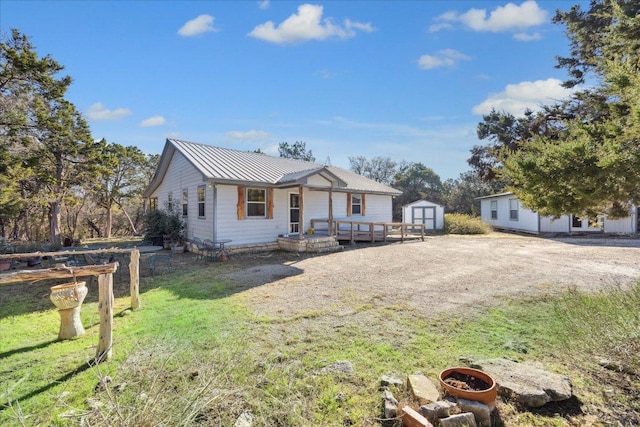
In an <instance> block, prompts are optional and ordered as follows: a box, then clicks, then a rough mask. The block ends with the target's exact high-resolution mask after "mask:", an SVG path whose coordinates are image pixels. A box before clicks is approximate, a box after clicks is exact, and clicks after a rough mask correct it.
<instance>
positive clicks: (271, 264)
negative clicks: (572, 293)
mask: <svg viewBox="0 0 640 427" xmlns="http://www.w3.org/2000/svg"><path fill="white" fill-rule="evenodd" d="M275 258H277V257H276V256H274V257H271V258H270V257H269V256H264V257H262V258H260V257H259V256H256V257H255V260H256V262H254V263H253V265H252V266H250V267H246V268H241V269H240V270H235V271H232V272H230V273H228V274H227V277H228V278H229V279H232V280H233V281H234V282H235V283H237V284H238V285H240V286H241V287H245V288H247V289H246V291H244V293H243V294H244V295H245V297H246V299H247V301H248V304H249V306H250V307H251V309H252V310H254V311H255V313H256V314H258V315H267V316H270V317H279V316H282V317H290V316H297V315H304V314H305V313H309V312H312V311H321V312H327V311H328V312H331V313H334V314H336V315H341V314H344V315H347V314H349V313H350V312H352V311H353V310H354V307H358V306H362V305H363V304H367V305H373V306H374V307H384V306H389V307H398V306H402V307H404V308H413V309H415V310H416V311H417V312H420V313H423V314H424V315H429V314H437V313H441V312H445V311H448V310H450V309H452V308H454V307H456V308H461V307H463V306H464V307H468V308H469V309H472V308H474V307H475V308H477V307H482V306H487V305H494V304H496V303H499V302H500V300H502V299H505V298H510V297H521V296H525V295H532V294H540V293H552V292H557V291H559V290H563V289H566V288H567V287H576V288H577V289H582V290H597V289H601V288H603V287H607V286H616V285H621V286H624V285H629V284H631V283H633V282H634V281H636V280H637V279H638V278H640V239H628V238H621V239H605V238H590V239H587V238H558V239H543V238H538V237H523V236H517V235H510V234H500V233H494V234H490V235H486V236H478V237H476V236H450V235H447V236H436V237H432V238H428V239H426V240H425V241H424V242H421V241H416V242H406V243H394V244H386V245H374V246H365V245H358V246H356V247H355V248H353V247H348V248H347V249H346V250H345V251H343V252H338V253H332V254H328V255H321V256H312V257H307V256H301V257H299V258H296V257H295V256H293V257H288V259H289V261H284V262H282V260H279V259H275ZM292 258H293V260H292V261H291V259H292ZM259 260H262V262H260V261H259Z"/></svg>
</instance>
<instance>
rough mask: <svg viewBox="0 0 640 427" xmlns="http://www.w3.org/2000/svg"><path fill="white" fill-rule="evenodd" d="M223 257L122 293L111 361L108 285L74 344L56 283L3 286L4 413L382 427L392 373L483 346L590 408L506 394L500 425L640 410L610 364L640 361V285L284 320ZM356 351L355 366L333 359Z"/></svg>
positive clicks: (139, 422) (454, 361) (628, 378)
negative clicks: (526, 407)
mask: <svg viewBox="0 0 640 427" xmlns="http://www.w3.org/2000/svg"><path fill="white" fill-rule="evenodd" d="M217 268H219V267H218V265H209V266H204V267H202V268H199V269H198V270H196V271H191V272H174V273H171V274H166V275H162V276H156V277H155V278H143V280H142V282H141V289H142V294H141V300H142V308H141V309H139V310H135V311H133V312H131V311H128V310H127V308H128V304H129V298H128V297H120V298H117V299H116V301H115V313H116V316H115V319H114V335H113V336H114V347H113V358H112V359H111V360H110V361H109V362H107V363H103V364H101V365H99V366H93V363H92V362H93V357H94V355H95V347H94V346H95V345H96V344H97V341H98V309H97V302H96V296H97V288H96V286H95V285H93V286H92V285H89V288H90V297H88V298H87V300H86V301H85V304H83V307H82V320H83V324H84V326H85V328H86V330H87V332H86V334H85V335H84V336H82V337H80V338H78V339H75V340H70V341H57V340H56V337H57V328H58V322H59V320H58V313H57V312H56V311H55V310H54V309H53V305H52V304H51V303H50V301H48V286H50V285H47V284H44V283H40V284H16V285H4V286H3V287H0V343H1V344H0V345H1V346H0V387H1V388H0V425H113V426H144V425H149V426H152V425H165V426H173V425H216V426H217V425H219V426H232V425H233V424H234V423H235V420H236V418H237V417H238V416H239V415H240V413H242V412H243V411H245V410H250V411H251V412H252V413H253V415H254V417H255V421H254V425H256V426H343V425H356V426H369V425H370V426H374V425H380V424H379V422H378V418H379V417H380V416H381V406H380V392H379V391H378V384H379V379H380V376H381V375H384V374H387V373H390V372H396V373H398V374H400V375H402V376H405V375H407V374H410V373H414V372H416V371H422V372H424V373H425V374H426V375H428V376H430V377H431V378H433V379H434V380H435V379H436V378H437V374H438V372H439V371H440V370H442V369H443V368H445V367H447V366H451V365H459V364H460V361H459V358H460V357H465V356H471V355H480V356H483V357H510V358H514V359H516V360H523V361H524V360H526V361H539V362H542V363H543V364H545V366H546V367H547V368H548V369H550V370H555V371H557V372H560V373H563V374H566V375H569V376H570V377H571V379H572V381H573V382H574V393H575V394H576V397H577V400H578V401H579V403H580V404H581V406H580V410H579V411H576V410H575V408H572V409H571V410H569V409H567V408H564V409H563V408H562V407H556V408H554V409H553V410H551V411H538V412H535V413H534V412H524V411H520V410H519V409H518V408H517V407H515V406H513V405H511V404H504V403H501V404H499V406H498V412H499V417H497V420H496V424H497V425H571V424H569V423H573V425H586V424H589V423H595V422H596V421H597V420H604V421H607V422H616V421H618V422H623V423H624V422H625V421H626V422H627V423H629V422H631V423H632V424H633V423H634V422H638V421H639V420H640V415H639V414H640V404H638V403H637V399H636V398H637V397H638V388H639V385H638V377H637V376H634V375H632V374H625V373H623V372H613V371H610V370H604V369H602V368H600V367H599V365H598V363H597V360H598V357H608V358H610V359H612V360H615V361H617V362H618V363H620V364H621V366H624V367H625V370H628V371H630V372H637V367H638V359H637V356H636V354H637V351H636V350H638V348H637V347H638V346H637V343H638V342H640V340H639V338H640V337H639V335H640V318H639V315H638V313H637V307H638V303H640V291H639V290H638V288H637V287H634V288H632V289H631V290H625V291H623V290H620V289H612V290H610V291H608V292H606V293H598V294H591V295H587V294H581V293H577V292H570V291H568V292H567V293H566V294H565V295H561V296H556V297H554V298H551V297H547V298H539V299H528V300H517V301H512V302H510V303H509V304H506V305H504V306H502V307H495V308H492V309H488V310H486V311H484V312H482V313H480V314H476V315H473V317H469V315H467V316H455V315H448V316H440V317H438V318H424V317H416V313H414V312H411V311H408V310H404V309H403V308H402V307H399V306H398V307H384V308H379V307H374V306H367V305H365V306H357V307H356V306H354V307H353V313H352V314H351V315H350V317H349V318H341V317H339V316H338V315H337V314H336V313H332V312H331V311H330V310H329V309H325V310H321V309H319V310H318V311H314V312H311V313H306V314H305V315H302V316H297V317H295V318H290V319H281V318H267V317H264V316H262V317H256V316H254V315H252V312H251V311H250V309H249V301H247V300H246V299H245V297H244V295H243V294H242V292H238V291H237V290H236V289H235V288H234V284H233V283H228V282H224V281H220V280H218V279H216V277H219V275H218V274H217V270H216V269H217ZM21 287H23V288H25V289H26V288H29V292H28V293H22V292H20V289H22V288H21ZM91 294H93V298H91ZM346 360H348V361H350V362H351V363H352V365H353V367H354V373H352V374H342V373H326V372H325V371H323V368H325V367H326V366H328V365H330V364H331V363H333V362H336V361H346ZM627 368H628V369H627ZM106 376H108V377H110V378H111V382H110V383H108V384H107V386H106V387H100V385H99V384H100V379H101V378H105V377H106ZM609 389H613V390H614V391H613V392H610V393H609V392H608V391H607V392H606V393H605V390H609ZM620 390H623V391H624V392H620V393H619V392H618V391H620ZM574 403H575V402H574ZM574 406H575V405H574ZM621 413H622V415H621ZM625 417H626V418H625ZM576 420H577V421H576Z"/></svg>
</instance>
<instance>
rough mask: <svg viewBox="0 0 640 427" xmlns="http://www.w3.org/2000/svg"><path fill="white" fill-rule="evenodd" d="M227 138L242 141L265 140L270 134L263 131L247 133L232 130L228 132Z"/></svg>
mask: <svg viewBox="0 0 640 427" xmlns="http://www.w3.org/2000/svg"><path fill="white" fill-rule="evenodd" d="M227 136H228V137H229V138H233V139H242V140H249V139H263V138H266V137H267V136H269V133H268V132H265V131H263V130H253V129H252V130H248V131H246V132H243V131H239V130H232V131H229V132H227Z"/></svg>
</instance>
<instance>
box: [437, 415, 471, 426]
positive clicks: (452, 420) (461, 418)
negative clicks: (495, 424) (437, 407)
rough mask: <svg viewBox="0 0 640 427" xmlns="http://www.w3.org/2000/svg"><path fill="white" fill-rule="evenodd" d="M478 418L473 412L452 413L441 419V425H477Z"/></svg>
mask: <svg viewBox="0 0 640 427" xmlns="http://www.w3.org/2000/svg"><path fill="white" fill-rule="evenodd" d="M477 426H478V425H477V424H476V418H475V417H474V416H473V414H472V413H471V412H465V413H464V414H456V415H451V416H450V417H448V418H443V419H441V420H440V427H477Z"/></svg>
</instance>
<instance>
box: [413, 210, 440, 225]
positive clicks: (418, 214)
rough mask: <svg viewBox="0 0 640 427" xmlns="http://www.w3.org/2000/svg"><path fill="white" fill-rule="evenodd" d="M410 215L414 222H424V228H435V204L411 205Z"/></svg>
mask: <svg viewBox="0 0 640 427" xmlns="http://www.w3.org/2000/svg"><path fill="white" fill-rule="evenodd" d="M411 217H412V221H411V222H413V223H414V224H424V229H425V230H435V229H436V208H435V206H413V207H412V208H411Z"/></svg>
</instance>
